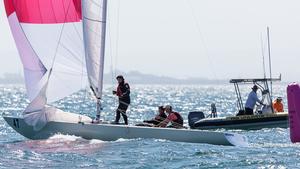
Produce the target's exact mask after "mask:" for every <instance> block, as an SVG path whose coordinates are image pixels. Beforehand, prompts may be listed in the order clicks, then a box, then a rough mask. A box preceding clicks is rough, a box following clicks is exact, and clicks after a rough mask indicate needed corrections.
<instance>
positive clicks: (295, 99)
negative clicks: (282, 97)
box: [287, 83, 300, 143]
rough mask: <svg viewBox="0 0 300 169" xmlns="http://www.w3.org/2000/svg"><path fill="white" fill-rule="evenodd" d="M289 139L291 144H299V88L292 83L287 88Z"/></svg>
mask: <svg viewBox="0 0 300 169" xmlns="http://www.w3.org/2000/svg"><path fill="white" fill-rule="evenodd" d="M287 97H288V111H289V124H290V138H291V141H292V142H293V143H296V142H300V132H299V131H300V86H299V84H296V83H292V84H290V85H288V87H287Z"/></svg>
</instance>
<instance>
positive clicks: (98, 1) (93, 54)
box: [82, 0, 107, 99]
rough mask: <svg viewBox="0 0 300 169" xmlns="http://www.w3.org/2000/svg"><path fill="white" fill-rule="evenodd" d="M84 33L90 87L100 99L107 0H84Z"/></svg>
mask: <svg viewBox="0 0 300 169" xmlns="http://www.w3.org/2000/svg"><path fill="white" fill-rule="evenodd" d="M82 11H83V15H82V17H83V35H84V46H85V58H86V66H87V73H88V80H89V83H90V88H91V90H92V91H93V93H94V95H95V97H96V98H97V99H100V98H101V96H102V88H103V71H104V55H105V37H106V36H105V35H106V17H107V0H84V1H82Z"/></svg>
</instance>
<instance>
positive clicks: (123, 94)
mask: <svg viewBox="0 0 300 169" xmlns="http://www.w3.org/2000/svg"><path fill="white" fill-rule="evenodd" d="M129 94H130V87H129V84H128V83H124V82H123V83H120V84H119V85H118V87H117V93H116V95H117V96H119V100H121V101H124V102H126V103H128V104H129V103H130V96H129Z"/></svg>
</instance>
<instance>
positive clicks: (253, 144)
mask: <svg viewBox="0 0 300 169" xmlns="http://www.w3.org/2000/svg"><path fill="white" fill-rule="evenodd" d="M131 88H132V94H131V96H132V105H131V107H130V109H129V112H128V114H129V119H130V123H136V122H140V121H142V120H143V119H149V118H151V117H152V116H153V115H154V114H155V113H156V109H157V106H158V105H162V104H171V105H173V107H174V109H175V110H176V111H179V112H181V113H182V114H183V116H184V117H185V123H187V119H186V117H187V113H188V112H189V111H191V110H201V111H204V112H208V111H209V109H210V104H211V103H212V102H214V103H216V105H217V109H218V112H220V113H219V115H220V116H229V115H234V114H235V112H236V97H235V93H234V90H233V87H232V86H230V85H228V86H221V85H213V86H172V85H170V86H147V85H132V86H131ZM111 90H112V87H110V86H105V90H104V100H105V101H104V103H103V105H104V110H103V111H104V112H105V113H104V114H105V119H106V120H113V119H114V110H115V108H116V106H117V100H116V99H115V98H114V97H113V96H112V95H111ZM249 90H250V87H245V88H244V89H243V90H242V92H243V93H244V94H245V95H246V94H247V93H248V91H249ZM285 90H286V86H285V85H278V86H275V87H274V91H275V92H274V93H275V94H274V95H275V96H283V97H284V98H286V93H285ZM284 102H285V108H286V100H285V99H284ZM27 104H28V101H27V100H26V95H25V89H24V88H23V87H22V86H17V85H11V86H0V111H1V113H2V114H5V115H20V114H21V112H22V110H23V109H24V108H25V107H26V105H27ZM55 106H57V107H59V108H61V109H63V110H66V111H71V112H79V113H81V114H87V115H89V116H93V115H94V113H95V110H94V106H95V104H94V101H93V100H92V99H91V98H90V96H89V95H88V93H86V92H85V91H82V92H79V93H77V94H74V95H72V96H70V97H68V98H66V99H63V100H62V101H59V102H57V103H55ZM221 131H222V130H221ZM232 132H237V133H240V134H244V135H246V136H247V137H248V140H249V142H250V146H249V147H228V146H215V145H207V144H191V143H179V142H171V141H166V140H157V139H132V140H126V139H119V140H118V141H112V142H105V141H101V140H85V139H82V138H80V137H75V136H66V135H55V136H54V137H52V138H50V139H47V140H38V141H36V140H28V139H26V138H24V137H23V136H21V135H19V134H17V133H16V132H15V131H14V130H13V129H11V128H10V127H9V126H8V125H7V124H6V123H5V121H4V120H3V118H0V168H78V167H80V168H112V169H115V168H116V169H118V168H130V169H132V168H300V160H299V157H300V145H299V144H292V143H291V142H290V140H289V131H288V129H282V128H274V129H262V130H257V131H243V130H233V131H232Z"/></svg>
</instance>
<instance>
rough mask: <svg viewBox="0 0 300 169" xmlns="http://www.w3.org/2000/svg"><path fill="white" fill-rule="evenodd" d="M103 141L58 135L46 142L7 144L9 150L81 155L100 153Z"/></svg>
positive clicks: (33, 141)
mask: <svg viewBox="0 0 300 169" xmlns="http://www.w3.org/2000/svg"><path fill="white" fill-rule="evenodd" d="M105 143H106V142H105V141H102V140H96V139H93V140H85V139H83V138H81V137H77V136H71V135H62V134H56V135H54V136H52V137H50V138H49V139H46V140H26V141H22V142H14V143H12V144H7V145H6V146H7V148H8V149H12V150H23V151H26V150H28V151H34V152H37V153H52V152H53V153H54V152H55V153H60V152H61V153H81V154H91V153H95V152H98V151H99V150H101V149H102V148H103V146H104V145H105Z"/></svg>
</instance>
